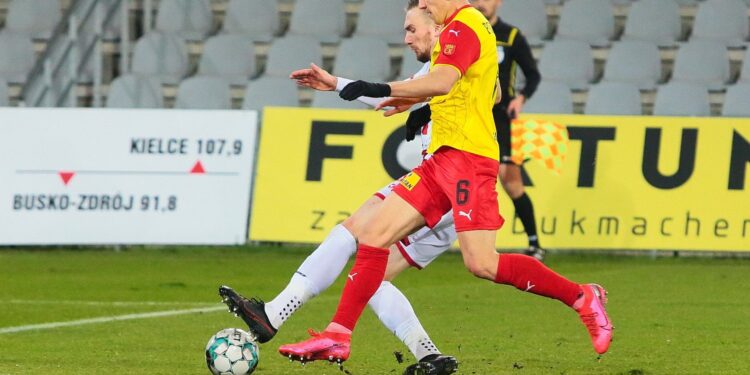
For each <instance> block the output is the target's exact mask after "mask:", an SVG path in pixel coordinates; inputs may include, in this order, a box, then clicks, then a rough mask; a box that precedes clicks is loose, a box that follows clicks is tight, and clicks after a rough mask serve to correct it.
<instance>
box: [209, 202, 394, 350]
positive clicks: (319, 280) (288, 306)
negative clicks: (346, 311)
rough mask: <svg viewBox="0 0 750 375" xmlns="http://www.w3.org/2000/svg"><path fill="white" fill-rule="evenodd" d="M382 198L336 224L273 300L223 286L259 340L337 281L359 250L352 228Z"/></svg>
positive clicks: (266, 338) (232, 307)
mask: <svg viewBox="0 0 750 375" xmlns="http://www.w3.org/2000/svg"><path fill="white" fill-rule="evenodd" d="M382 202H383V200H382V198H380V197H379V196H373V197H371V198H369V199H368V200H367V201H365V203H364V204H362V206H360V208H359V209H357V211H355V212H354V213H353V214H352V215H351V216H350V217H349V218H347V219H346V220H345V221H344V222H343V223H342V224H339V225H337V226H335V227H334V228H333V229H332V230H331V232H330V233H329V234H328V236H327V237H326V239H325V240H324V241H323V242H321V243H320V245H319V246H318V247H317V248H316V249H315V251H313V252H312V253H311V254H310V255H309V256H308V257H307V259H305V261H304V262H303V263H302V264H301V265H300V266H299V268H298V269H297V271H296V272H295V273H294V274H293V275H292V277H291V279H290V280H289V284H287V286H286V287H285V288H284V289H283V290H282V291H281V292H280V293H279V294H278V295H276V297H275V298H274V299H272V300H271V301H270V302H268V303H264V302H263V301H261V300H259V299H255V298H252V299H247V298H244V297H242V296H241V295H239V294H238V293H236V292H235V291H234V290H232V289H231V288H229V287H227V286H222V287H221V288H220V289H219V294H221V296H222V297H223V298H224V301H225V303H227V304H228V305H229V307H230V310H231V311H232V312H234V313H235V314H238V315H239V316H240V317H242V320H244V321H245V323H247V325H248V327H249V329H250V331H251V332H252V333H253V334H254V335H255V336H256V337H257V339H258V341H260V342H261V343H264V342H267V341H269V340H271V339H272V338H273V336H274V335H276V332H277V331H278V329H279V328H281V325H283V324H284V322H285V321H286V320H287V319H288V318H289V317H290V316H292V314H294V313H295V312H296V311H297V310H298V309H299V308H300V307H301V306H302V305H303V304H304V303H305V302H307V301H308V300H310V299H311V298H313V297H315V296H316V295H318V294H320V293H321V292H322V291H324V290H326V289H328V287H329V286H331V284H333V282H334V281H335V280H336V278H337V277H338V276H339V275H340V274H341V272H342V271H343V270H344V267H346V263H347V262H348V261H349V258H351V256H352V255H354V253H355V252H356V250H357V240H356V236H355V234H354V233H356V232H352V228H354V227H355V226H356V223H357V222H359V221H363V220H368V218H369V217H371V216H372V215H373V214H374V212H376V211H377V209H378V207H379V206H380V204H382Z"/></svg>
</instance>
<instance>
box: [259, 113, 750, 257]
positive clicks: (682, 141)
mask: <svg viewBox="0 0 750 375" xmlns="http://www.w3.org/2000/svg"><path fill="white" fill-rule="evenodd" d="M532 118H533V119H534V120H538V121H548V122H552V123H556V124H562V125H565V126H566V127H567V130H568V135H569V138H570V141H569V144H568V147H567V153H566V154H567V155H566V159H565V161H564V163H563V165H562V168H561V173H560V174H559V175H558V174H555V173H552V172H551V171H550V170H549V169H548V168H546V167H545V166H544V165H543V164H542V163H539V162H536V161H529V162H527V163H526V164H524V171H525V177H526V182H527V193H528V194H529V196H530V197H531V199H532V201H533V202H534V208H535V211H536V219H537V227H538V230H539V235H540V239H541V242H542V244H543V245H544V246H546V247H548V248H553V249H613V250H614V249H617V250H623V249H625V250H630V249H634V250H635V249H637V250H651V249H656V250H708V251H750V173H748V169H750V119H708V118H667V117H601V116H558V115H527V116H526V118H525V119H532ZM404 120H405V117H404V116H397V117H394V118H384V117H382V115H381V114H380V113H377V112H372V111H369V112H368V111H347V110H319V109H289V108H273V109H266V110H265V113H264V119H263V125H262V130H261V140H260V150H259V155H258V167H257V174H256V179H255V192H254V197H253V207H252V216H251V220H250V239H251V240H255V241H279V242H304V243H317V242H320V241H322V240H323V239H324V238H325V236H326V234H327V233H328V231H329V230H330V229H331V228H332V227H333V226H335V225H336V224H337V223H339V222H340V221H341V220H343V219H345V218H346V217H347V216H348V215H349V214H350V213H351V212H353V211H354V210H356V209H357V207H359V205H360V204H361V203H362V202H364V201H365V200H366V199H367V198H369V197H370V196H371V195H372V194H373V193H374V192H375V191H377V190H378V189H380V188H381V187H382V186H384V185H385V184H387V183H389V182H390V181H392V180H393V179H395V178H397V177H399V176H400V175H401V174H402V173H403V172H404V171H405V170H406V169H407V168H409V167H411V165H406V164H409V163H405V162H403V160H402V159H404V158H403V156H402V154H403V153H404V145H405V143H403V144H402V138H403V134H404V133H403V132H404V130H403V122H404ZM522 120H523V119H522ZM413 143H415V142H412V143H411V144H413ZM411 152H413V153H414V154H417V153H418V148H417V149H414V150H413V151H411ZM415 156H416V155H415ZM498 191H500V194H499V196H500V211H501V214H502V215H503V216H505V217H506V219H507V221H506V224H505V226H504V227H503V228H502V229H501V230H500V231H499V232H498V239H497V247H498V248H499V249H513V248H521V247H524V246H525V245H526V235H525V233H524V232H523V226H522V225H521V223H520V221H519V220H513V218H514V212H513V204H512V203H511V201H510V199H509V198H508V197H507V195H505V194H504V193H503V192H502V188H500V187H499V185H498Z"/></svg>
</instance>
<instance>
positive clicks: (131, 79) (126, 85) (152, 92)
mask: <svg viewBox="0 0 750 375" xmlns="http://www.w3.org/2000/svg"><path fill="white" fill-rule="evenodd" d="M107 107H108V108H163V107H164V98H163V96H162V92H161V82H159V80H158V79H155V78H151V77H143V76H138V75H135V74H127V75H123V76H119V77H117V78H116V79H115V80H114V81H112V85H111V86H110V89H109V95H108V96H107Z"/></svg>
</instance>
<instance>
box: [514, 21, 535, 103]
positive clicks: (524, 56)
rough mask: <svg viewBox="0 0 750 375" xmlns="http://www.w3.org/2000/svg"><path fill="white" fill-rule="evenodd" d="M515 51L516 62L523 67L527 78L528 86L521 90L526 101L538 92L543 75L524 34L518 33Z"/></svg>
mask: <svg viewBox="0 0 750 375" xmlns="http://www.w3.org/2000/svg"><path fill="white" fill-rule="evenodd" d="M513 48H514V49H515V51H514V52H515V56H516V62H517V63H518V66H520V67H521V70H522V71H523V75H524V76H525V77H526V84H525V86H524V87H523V90H521V94H522V95H523V96H525V97H526V99H529V98H531V96H532V95H534V92H536V88H537V87H538V86H539V81H541V80H542V75H541V74H540V73H539V69H538V68H537V67H536V61H535V60H534V55H532V53H531V47H529V43H528V42H527V41H526V37H525V36H523V34H521V33H518V35H517V36H516V40H515V41H514V43H513Z"/></svg>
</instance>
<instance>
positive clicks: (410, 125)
mask: <svg viewBox="0 0 750 375" xmlns="http://www.w3.org/2000/svg"><path fill="white" fill-rule="evenodd" d="M431 115H432V111H430V105H429V104H428V105H425V106H422V107H421V108H419V109H416V110H414V111H411V113H409V118H408V119H406V141H407V142H411V141H413V140H414V138H415V137H416V136H417V133H418V132H419V131H420V130H421V129H422V127H423V126H425V124H427V123H428V122H430V116H431Z"/></svg>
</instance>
